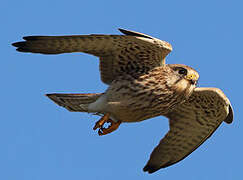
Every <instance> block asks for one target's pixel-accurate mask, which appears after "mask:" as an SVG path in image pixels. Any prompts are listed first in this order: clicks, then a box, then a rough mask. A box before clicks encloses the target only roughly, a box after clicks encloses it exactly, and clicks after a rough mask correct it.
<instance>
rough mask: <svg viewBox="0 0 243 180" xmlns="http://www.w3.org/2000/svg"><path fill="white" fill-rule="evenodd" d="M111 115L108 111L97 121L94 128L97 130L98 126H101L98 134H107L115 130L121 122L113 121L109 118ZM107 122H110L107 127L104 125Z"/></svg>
mask: <svg viewBox="0 0 243 180" xmlns="http://www.w3.org/2000/svg"><path fill="white" fill-rule="evenodd" d="M109 116H110V114H109V113H106V114H105V115H104V116H103V117H102V118H101V119H100V120H99V121H97V122H96V123H95V126H94V128H93V130H96V129H97V128H99V131H98V134H99V135H100V136H103V135H106V134H109V133H111V132H113V131H115V130H116V129H117V128H118V127H119V126H120V124H121V122H120V121H118V122H114V121H112V120H111V119H110V118H109ZM105 123H110V125H109V126H108V127H107V128H105V127H104V124H105Z"/></svg>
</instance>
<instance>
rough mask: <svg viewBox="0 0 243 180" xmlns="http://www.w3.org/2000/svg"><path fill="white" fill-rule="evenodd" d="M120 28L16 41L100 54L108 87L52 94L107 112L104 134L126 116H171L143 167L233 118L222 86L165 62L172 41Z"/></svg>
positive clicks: (36, 49) (161, 162)
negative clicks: (101, 90)
mask: <svg viewBox="0 0 243 180" xmlns="http://www.w3.org/2000/svg"><path fill="white" fill-rule="evenodd" d="M119 30H120V31H121V32H122V33H123V34H124V35H95V34H93V35H75V36H27V37H24V38H23V39H24V40H25V41H22V42H16V43H13V46H15V47H17V51H20V52H32V53H42V54H60V53H70V52H84V53H88V54H92V55H95V56H98V57H99V58H100V73H101V80H102V81H103V82H104V83H106V84H108V85H109V87H108V89H107V90H106V91H105V92H104V93H94V94H47V96H48V97H49V98H50V99H51V100H53V101H54V102H55V103H57V104H58V105H60V106H63V107H65V108H66V109H68V110H69V111H78V112H88V113H95V114H99V115H102V118H101V119H100V120H99V121H98V122H97V123H96V124H95V127H94V129H97V128H98V129H99V131H98V133H99V135H104V134H108V133H110V132H112V131H114V130H116V129H117V128H118V127H119V125H120V123H123V122H139V121H143V120H146V119H149V118H152V117H156V116H160V115H163V116H166V117H167V118H169V124H170V130H169V132H168V133H167V134H166V135H165V137H164V138H163V139H162V140H161V141H160V143H159V145H158V146H157V147H156V148H155V149H154V150H153V152H152V154H151V156H150V159H149V161H148V162H147V164H146V166H145V167H144V169H143V170H144V171H148V172H149V173H153V172H155V171H157V170H159V169H160V168H165V167H168V166H170V165H172V164H175V163H177V162H179V161H181V160H182V159H184V158H185V157H186V156H188V155H189V154H190V153H191V152H193V151H194V150H195V149H196V148H197V147H199V146H200V145H201V144H202V143H203V142H204V141H205V140H207V139H208V138H209V137H210V136H211V135H212V133H213V132H214V131H215V130H216V129H217V127H218V126H219V125H220V124H221V123H222V122H223V121H225V122H226V123H231V122H232V121H233V110H232V107H231V105H230V101H229V100H228V98H227V97H226V96H225V95H224V93H223V92H222V91H221V90H220V89H217V88H198V87H196V84H197V81H198V78H199V75H198V73H197V72H196V71H195V70H194V69H193V68H191V67H188V66H186V65H181V64H165V57H166V56H167V54H169V52H170V51H171V50H172V47H171V45H170V44H169V43H167V42H165V41H162V40H159V39H156V38H153V37H151V36H148V35H145V34H142V33H138V32H134V31H128V30H124V29H119ZM106 122H109V123H110V126H109V127H108V128H105V127H104V124H105V123H106Z"/></svg>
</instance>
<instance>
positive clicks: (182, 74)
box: [169, 64, 199, 85]
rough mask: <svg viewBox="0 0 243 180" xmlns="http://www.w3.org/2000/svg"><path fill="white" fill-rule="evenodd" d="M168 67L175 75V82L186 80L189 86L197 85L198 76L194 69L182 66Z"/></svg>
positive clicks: (170, 65)
mask: <svg viewBox="0 0 243 180" xmlns="http://www.w3.org/2000/svg"><path fill="white" fill-rule="evenodd" d="M169 67H170V68H171V69H172V70H173V71H174V73H175V75H176V76H177V77H178V80H177V82H179V81H181V80H186V81H188V82H189V83H190V84H191V85H196V84H197V81H198V79H199V74H198V72H197V71H196V70H195V69H193V68H191V67H189V66H186V65H183V64H169Z"/></svg>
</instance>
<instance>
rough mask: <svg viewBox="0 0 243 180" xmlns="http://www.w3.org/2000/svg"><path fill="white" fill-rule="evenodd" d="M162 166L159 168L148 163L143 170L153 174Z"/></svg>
mask: <svg viewBox="0 0 243 180" xmlns="http://www.w3.org/2000/svg"><path fill="white" fill-rule="evenodd" d="M159 169H160V168H157V167H155V166H151V165H146V166H145V167H144V168H143V171H144V172H148V173H149V174H152V173H154V172H155V171H158V170H159Z"/></svg>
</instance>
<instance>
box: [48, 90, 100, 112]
mask: <svg viewBox="0 0 243 180" xmlns="http://www.w3.org/2000/svg"><path fill="white" fill-rule="evenodd" d="M102 94H103V93H88V94H61V93H60V94H59V93H55V94H46V96H47V97H49V98H50V99H51V100H52V101H54V102H55V103H56V104H57V105H59V106H62V107H64V108H66V109H67V110H69V111H74V112H75V111H76V112H88V106H89V104H90V103H93V102H95V101H96V100H97V99H98V98H99V97H100V96H101V95H102Z"/></svg>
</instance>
